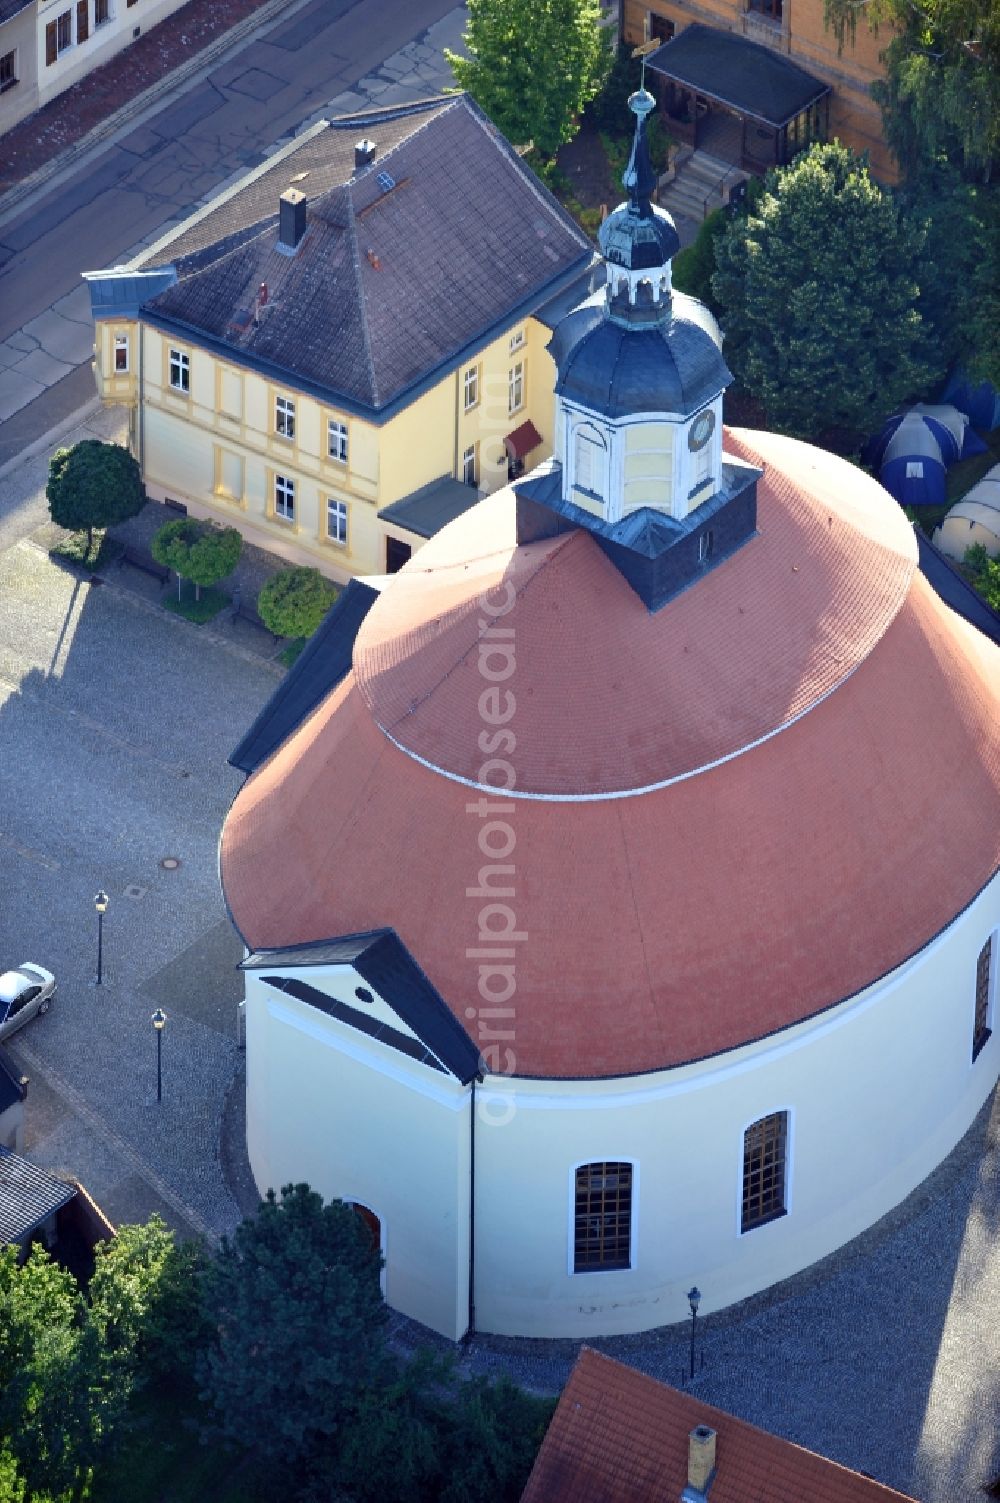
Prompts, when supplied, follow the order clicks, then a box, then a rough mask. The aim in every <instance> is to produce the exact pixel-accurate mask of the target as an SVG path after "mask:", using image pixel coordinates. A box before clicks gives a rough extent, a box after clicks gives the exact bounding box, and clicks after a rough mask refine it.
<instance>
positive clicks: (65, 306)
mask: <svg viewBox="0 0 1000 1503" xmlns="http://www.w3.org/2000/svg"><path fill="white" fill-rule="evenodd" d="M52 311H53V312H54V313H58V314H61V316H62V317H63V318H69V319H72V320H73V322H74V323H80V324H86V325H87V327H88V328H89V329H90V333H91V343H93V332H94V323H93V319H92V318H91V316H90V288H89V287H88V286H87V284H86V282H81V283H80V285H79V287H74V288H73V291H72V292H67V293H66V296H65V297H61V298H58V299H57V301H56V302H54V303H53V304H52Z"/></svg>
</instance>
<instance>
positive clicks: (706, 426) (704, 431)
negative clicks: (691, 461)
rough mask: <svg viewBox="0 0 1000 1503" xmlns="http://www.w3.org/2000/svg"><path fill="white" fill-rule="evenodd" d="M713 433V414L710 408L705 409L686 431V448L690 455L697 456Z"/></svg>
mask: <svg viewBox="0 0 1000 1503" xmlns="http://www.w3.org/2000/svg"><path fill="white" fill-rule="evenodd" d="M714 431H715V413H714V412H713V411H712V409H711V407H706V409H705V411H704V412H699V414H698V416H697V417H696V418H695V420H694V422H693V423H692V424H691V426H690V428H689V429H688V448H689V449H690V450H691V452H692V454H697V452H698V450H699V449H703V448H704V447H705V445H706V444H707V443H708V441H709V439H710V438H711V437H712V434H713V433H714Z"/></svg>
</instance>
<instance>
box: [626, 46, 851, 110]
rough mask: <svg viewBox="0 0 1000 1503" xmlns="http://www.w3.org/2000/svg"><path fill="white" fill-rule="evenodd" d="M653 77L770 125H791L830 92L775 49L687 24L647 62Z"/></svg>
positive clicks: (652, 54) (648, 58)
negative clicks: (704, 96)
mask: <svg viewBox="0 0 1000 1503" xmlns="http://www.w3.org/2000/svg"><path fill="white" fill-rule="evenodd" d="M646 66H647V67H648V68H649V70H650V72H651V73H656V74H658V75H659V76H660V77H661V78H670V79H673V80H674V81H675V82H677V83H680V84H685V85H686V86H687V87H688V88H691V89H696V90H697V91H698V93H699V94H705V95H706V96H707V97H708V98H710V99H718V100H719V101H720V102H721V103H722V104H728V105H731V106H732V107H733V109H735V110H739V112H740V113H741V114H743V115H753V116H754V117H756V119H758V120H763V121H765V122H766V123H767V124H768V125H774V126H779V125H786V124H787V123H788V121H789V120H794V119H795V116H796V115H799V114H801V113H802V111H803V110H804V109H806V108H808V106H809V105H810V104H814V103H815V102H816V100H817V99H822V98H823V96H824V94H829V92H830V90H829V88H828V86H827V85H826V84H823V83H820V81H819V79H818V78H814V77H813V75H812V74H811V73H807V72H806V70H805V68H800V67H798V66H797V65H796V64H795V63H791V62H789V61H788V59H787V58H786V57H782V56H781V54H780V53H779V52H774V51H772V49H771V48H770V47H761V46H760V45H759V44H758V43H757V42H748V41H747V39H746V37H741V36H737V35H736V34H735V33H734V32H731V31H717V30H716V29H715V27H714V26H702V25H695V26H685V28H684V30H683V31H681V32H678V34H677V35H676V36H675V37H673V38H672V39H671V40H670V41H669V42H665V43H664V45H663V46H662V47H660V48H659V49H658V50H657V51H656V52H653V53H651V54H650V56H649V57H647V59H646Z"/></svg>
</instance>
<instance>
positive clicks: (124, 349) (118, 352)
mask: <svg viewBox="0 0 1000 1503" xmlns="http://www.w3.org/2000/svg"><path fill="white" fill-rule="evenodd" d="M127 370H128V335H127V334H116V335H115V374H116V375H119V376H120V375H121V374H122V373H123V372H125V371H127Z"/></svg>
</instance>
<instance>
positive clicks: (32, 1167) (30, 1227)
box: [0, 1147, 76, 1244]
mask: <svg viewBox="0 0 1000 1503" xmlns="http://www.w3.org/2000/svg"><path fill="white" fill-rule="evenodd" d="M75 1194H76V1186H75V1185H70V1184H67V1182H66V1181H65V1180H64V1179H57V1178H56V1176H55V1175H54V1174H48V1173H47V1172H46V1171H45V1170H44V1169H39V1168H38V1166H37V1164H29V1162H28V1160H27V1159H22V1158H21V1157H20V1155H19V1154H16V1153H11V1151H10V1149H9V1148H3V1147H0V1244H3V1243H5V1242H20V1241H22V1240H23V1238H25V1237H28V1236H30V1235H31V1233H32V1232H33V1231H34V1230H35V1228H36V1227H38V1226H41V1224H42V1222H43V1221H44V1220H45V1219H46V1217H48V1216H51V1215H52V1212H53V1211H58V1210H59V1207H60V1206H64V1205H66V1203H67V1202H68V1201H70V1200H72V1199H73V1196H74V1195H75Z"/></svg>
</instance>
